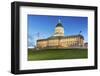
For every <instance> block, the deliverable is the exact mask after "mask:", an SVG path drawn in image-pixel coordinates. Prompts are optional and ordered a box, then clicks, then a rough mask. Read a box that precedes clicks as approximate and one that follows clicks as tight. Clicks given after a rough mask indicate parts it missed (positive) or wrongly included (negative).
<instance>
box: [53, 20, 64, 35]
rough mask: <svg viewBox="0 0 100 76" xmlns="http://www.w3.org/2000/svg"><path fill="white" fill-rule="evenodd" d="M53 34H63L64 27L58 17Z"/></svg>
mask: <svg viewBox="0 0 100 76" xmlns="http://www.w3.org/2000/svg"><path fill="white" fill-rule="evenodd" d="M54 36H64V27H63V25H62V23H61V20H60V19H59V21H58V24H57V25H56V28H55V32H54Z"/></svg>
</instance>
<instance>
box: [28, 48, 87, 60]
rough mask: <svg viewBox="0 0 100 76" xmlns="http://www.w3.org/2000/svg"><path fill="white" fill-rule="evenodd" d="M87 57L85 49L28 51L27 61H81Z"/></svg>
mask: <svg viewBox="0 0 100 76" xmlns="http://www.w3.org/2000/svg"><path fill="white" fill-rule="evenodd" d="M87 57H88V50H87V49H42V50H33V49H28V60H29V61H34V60H56V59H82V58H87Z"/></svg>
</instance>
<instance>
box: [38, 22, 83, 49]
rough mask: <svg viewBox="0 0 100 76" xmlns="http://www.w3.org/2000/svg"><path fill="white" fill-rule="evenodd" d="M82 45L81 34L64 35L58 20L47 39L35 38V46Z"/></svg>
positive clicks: (68, 46)
mask: <svg viewBox="0 0 100 76" xmlns="http://www.w3.org/2000/svg"><path fill="white" fill-rule="evenodd" d="M83 46H84V37H83V36H82V35H81V34H77V35H70V36H64V27H63V25H62V23H61V22H60V20H59V22H58V24H57V25H56V27H55V32H54V35H53V36H51V37H48V38H47V39H39V40H37V48H75V47H83Z"/></svg>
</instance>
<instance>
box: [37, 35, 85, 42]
mask: <svg viewBox="0 0 100 76" xmlns="http://www.w3.org/2000/svg"><path fill="white" fill-rule="evenodd" d="M73 37H81V38H82V39H84V37H83V36H82V35H80V34H78V35H70V36H51V37H49V38H47V39H40V40H37V41H45V40H49V39H59V38H62V39H64V38H73Z"/></svg>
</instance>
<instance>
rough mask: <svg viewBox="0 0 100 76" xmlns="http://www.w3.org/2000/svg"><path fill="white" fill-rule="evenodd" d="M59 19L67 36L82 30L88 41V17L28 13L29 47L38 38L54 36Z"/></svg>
mask: <svg viewBox="0 0 100 76" xmlns="http://www.w3.org/2000/svg"><path fill="white" fill-rule="evenodd" d="M59 19H60V21H61V23H62V25H63V27H64V35H65V36H69V35H77V34H79V32H80V31H82V32H81V34H82V35H83V36H84V39H85V42H88V17H79V16H51V15H28V19H27V21H28V47H33V46H35V45H36V40H37V39H44V38H48V37H50V36H52V35H53V34H54V30H55V27H56V25H57V23H58V22H59Z"/></svg>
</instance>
